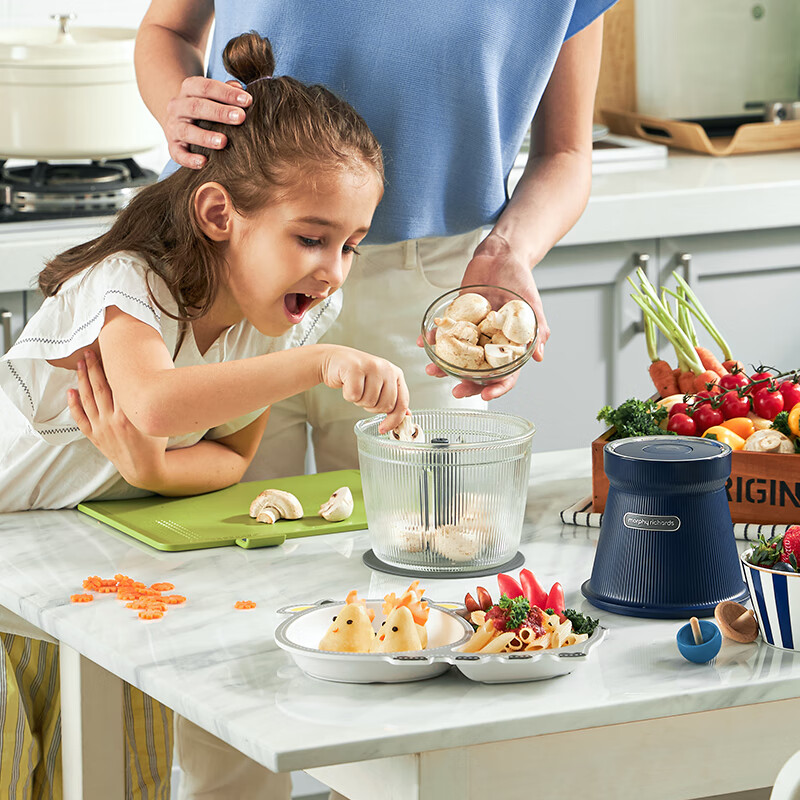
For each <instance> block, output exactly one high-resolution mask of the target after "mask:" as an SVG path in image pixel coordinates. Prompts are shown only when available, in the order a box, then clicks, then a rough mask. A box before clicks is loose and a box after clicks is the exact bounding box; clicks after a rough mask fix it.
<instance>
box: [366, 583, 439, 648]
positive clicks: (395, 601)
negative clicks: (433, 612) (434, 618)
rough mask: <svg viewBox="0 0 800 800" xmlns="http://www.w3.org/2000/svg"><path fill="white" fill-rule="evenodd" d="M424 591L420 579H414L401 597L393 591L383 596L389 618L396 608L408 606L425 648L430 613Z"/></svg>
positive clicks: (385, 612) (384, 611)
mask: <svg viewBox="0 0 800 800" xmlns="http://www.w3.org/2000/svg"><path fill="white" fill-rule="evenodd" d="M424 593H425V590H424V589H420V588H419V581H414V582H413V583H412V584H411V585H410V586H409V587H408V589H406V590H405V592H403V594H401V595H400V597H397V596H396V595H395V593H394V592H392V593H391V594H387V595H386V596H385V597H384V598H383V613H384V614H386V616H387V618H388V616H389V615H390V614H391V613H392V611H393V610H394V609H395V608H399V607H400V606H405V607H406V608H408V610H409V611H410V612H411V616H412V617H413V618H414V622H415V623H416V625H417V633H418V635H419V640H420V643H421V645H422V648H423V649H424V648H426V647H427V646H428V630H427V628H426V627H425V623H426V622H427V621H428V615H429V614H430V609H429V608H428V604H427V603H426V602H425V601H424V600H423V599H422V595H423V594H424ZM381 633H383V629H381V631H379V633H378V635H379V636H380V634H381ZM376 647H377V644H376Z"/></svg>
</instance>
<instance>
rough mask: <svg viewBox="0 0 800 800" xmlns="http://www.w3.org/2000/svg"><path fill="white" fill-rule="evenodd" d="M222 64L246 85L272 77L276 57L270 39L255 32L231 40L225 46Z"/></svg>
mask: <svg viewBox="0 0 800 800" xmlns="http://www.w3.org/2000/svg"><path fill="white" fill-rule="evenodd" d="M222 63H223V64H224V65H225V69H226V70H227V71H228V73H229V74H231V75H233V77H234V78H236V79H237V80H240V81H241V82H242V83H243V84H245V85H247V84H248V83H250V82H252V81H254V80H256V78H264V77H266V76H268V75H272V73H273V71H274V70H275V56H274V55H273V53H272V45H271V44H270V43H269V39H267V38H265V37H263V36H259V35H258V34H257V33H256V32H255V31H250V33H243V34H242V35H241V36H237V37H236V38H235V39H231V40H230V41H229V42H228V44H227V45H225V51H224V52H223V54H222Z"/></svg>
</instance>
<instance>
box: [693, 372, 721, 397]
mask: <svg viewBox="0 0 800 800" xmlns="http://www.w3.org/2000/svg"><path fill="white" fill-rule="evenodd" d="M718 381H719V375H717V373H716V372H714V370H713V369H707V370H706V371H705V372H701V373H700V374H699V375H698V376H697V377H696V378H695V379H694V390H695V391H696V392H702V391H703V390H704V389H705V388H706V384H707V383H717V382H718Z"/></svg>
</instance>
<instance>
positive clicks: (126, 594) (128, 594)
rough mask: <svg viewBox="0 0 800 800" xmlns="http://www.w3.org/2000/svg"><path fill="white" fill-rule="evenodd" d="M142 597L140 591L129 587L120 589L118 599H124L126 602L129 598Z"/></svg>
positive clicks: (136, 598)
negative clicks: (134, 590) (128, 588)
mask: <svg viewBox="0 0 800 800" xmlns="http://www.w3.org/2000/svg"><path fill="white" fill-rule="evenodd" d="M140 597H141V594H139V592H131V591H129V590H127V589H120V590H119V591H118V592H117V599H118V600H123V601H124V602H128V601H129V600H138V599H139V598H140Z"/></svg>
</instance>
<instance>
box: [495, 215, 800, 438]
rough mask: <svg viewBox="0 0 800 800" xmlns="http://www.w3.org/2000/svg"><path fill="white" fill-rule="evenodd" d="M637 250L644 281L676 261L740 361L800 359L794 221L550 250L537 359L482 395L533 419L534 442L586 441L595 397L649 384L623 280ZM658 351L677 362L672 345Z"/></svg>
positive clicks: (593, 431)
mask: <svg viewBox="0 0 800 800" xmlns="http://www.w3.org/2000/svg"><path fill="white" fill-rule="evenodd" d="M642 255H647V256H649V259H647V262H648V270H647V271H648V276H649V278H650V280H651V281H652V282H653V283H654V284H656V285H658V284H664V285H667V286H674V283H675V282H674V279H673V278H672V275H671V273H672V271H673V270H674V269H677V270H678V271H679V272H680V273H681V274H683V275H684V277H686V278H687V280H688V281H689V284H690V285H691V286H692V288H693V289H694V290H695V291H696V292H697V294H698V296H699V297H700V299H701V301H702V303H703V305H704V307H705V308H706V310H707V311H708V313H709V315H710V316H711V318H712V319H713V320H714V322H715V323H716V324H717V325H718V326H719V329H720V331H721V332H722V334H723V336H724V337H725V338H726V340H727V341H728V343H729V344H730V346H731V348H732V350H733V353H734V355H735V357H736V358H738V359H739V360H740V361H742V362H744V364H745V365H747V366H749V365H750V364H754V365H758V364H761V363H766V364H769V365H771V366H776V367H779V368H781V369H783V370H787V369H792V368H795V367H800V356H798V352H797V348H796V346H795V342H796V338H795V335H794V332H795V330H796V327H797V326H796V324H795V323H794V319H795V315H796V314H797V308H798V300H797V298H799V297H800V227H787V228H775V229H766V230H751V231H741V232H733V233H719V234H717V233H714V234H704V235H699V236H681V237H674V238H670V237H665V238H663V239H644V240H638V241H630V242H614V243H609V244H598V245H582V246H573V247H568V246H564V247H556V248H554V249H553V250H552V251H551V252H550V253H549V254H548V255H547V257H546V258H545V259H544V260H543V261H542V263H541V264H539V266H537V267H536V269H535V271H534V276H535V277H536V282H537V285H538V287H539V290H540V292H541V295H542V302H543V303H544V308H545V313H546V314H547V320H548V323H549V325H550V328H551V330H552V335H551V338H550V341H549V343H548V345H547V347H546V348H545V360H544V361H543V362H542V363H541V364H530V365H528V366H527V367H525V369H523V370H522V372H521V373H520V378H519V380H518V382H517V385H516V387H515V388H514V390H513V391H512V392H510V393H509V394H507V395H504V396H503V397H501V398H499V399H497V400H495V401H493V402H492V408H493V409H495V410H498V411H508V412H509V413H512V414H519V415H521V416H524V417H527V418H528V419H531V420H532V421H533V422H534V423H535V424H536V425H537V433H536V437H535V439H534V447H535V449H536V450H539V451H543V450H560V449H566V448H572V447H582V446H586V445H587V444H588V443H589V442H591V441H592V440H593V439H595V438H596V437H597V435H598V434H599V433H600V432H601V431H602V426H601V425H600V423H598V422H597V421H596V419H595V417H596V414H597V411H598V410H599V409H600V408H601V407H602V406H603V405H606V404H608V405H614V406H616V405H618V404H619V403H621V402H623V401H624V400H626V399H627V398H629V397H646V396H648V395H650V394H651V393H652V391H653V386H652V383H651V381H650V378H649V375H648V372H647V367H648V366H649V362H648V358H647V349H646V345H645V340H644V333H643V331H642V326H641V313H640V312H639V311H638V307H637V306H636V305H635V304H634V303H633V301H632V300H631V299H630V297H629V295H630V286H629V284H628V283H627V280H626V277H627V276H628V275H631V274H632V273H633V272H634V271H635V268H636V266H637V262H639V261H640V257H641V256H642ZM697 328H698V334H699V336H700V337H701V340H702V341H703V343H705V344H708V345H709V346H710V347H711V348H712V350H714V352H716V353H717V355H719V353H718V348H717V347H716V345H715V344H713V342H712V341H711V339H710V337H709V336H708V335H707V334H706V333H705V331H704V329H702V327H701V326H700V325H699V324H697ZM661 353H662V355H663V357H664V358H666V359H667V360H669V361H670V362H671V363H672V362H674V361H675V356H674V351H672V348H670V347H662V348H661Z"/></svg>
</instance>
